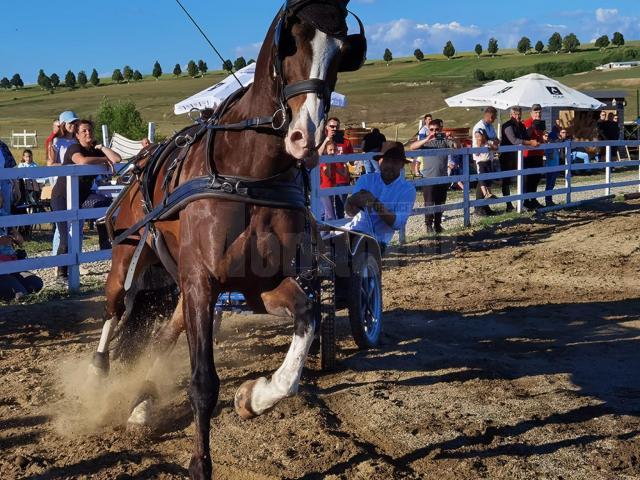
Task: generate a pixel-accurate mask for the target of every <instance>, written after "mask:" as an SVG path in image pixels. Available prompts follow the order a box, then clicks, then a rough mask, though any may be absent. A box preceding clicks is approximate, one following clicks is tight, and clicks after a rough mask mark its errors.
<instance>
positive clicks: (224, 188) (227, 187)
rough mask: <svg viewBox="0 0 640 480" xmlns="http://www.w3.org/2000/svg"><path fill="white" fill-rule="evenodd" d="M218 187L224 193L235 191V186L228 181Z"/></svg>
mask: <svg viewBox="0 0 640 480" xmlns="http://www.w3.org/2000/svg"><path fill="white" fill-rule="evenodd" d="M220 189H221V190H222V191H223V192H224V193H235V191H236V187H234V186H233V185H232V184H230V183H229V182H224V183H223V184H222V185H221V186H220Z"/></svg>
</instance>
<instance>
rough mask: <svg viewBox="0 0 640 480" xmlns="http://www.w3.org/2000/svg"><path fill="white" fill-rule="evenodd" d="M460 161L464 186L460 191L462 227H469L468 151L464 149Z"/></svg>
mask: <svg viewBox="0 0 640 480" xmlns="http://www.w3.org/2000/svg"><path fill="white" fill-rule="evenodd" d="M462 158H463V161H462V176H463V180H462V183H463V184H464V188H463V190H462V205H463V207H462V209H463V214H464V226H465V227H470V226H471V201H470V198H471V180H470V179H469V177H470V175H469V158H470V155H469V152H468V149H465V153H464V155H463V157H462Z"/></svg>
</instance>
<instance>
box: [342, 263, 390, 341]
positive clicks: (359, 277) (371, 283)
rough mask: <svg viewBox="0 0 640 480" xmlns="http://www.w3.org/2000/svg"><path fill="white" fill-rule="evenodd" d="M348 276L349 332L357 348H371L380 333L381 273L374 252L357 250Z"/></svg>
mask: <svg viewBox="0 0 640 480" xmlns="http://www.w3.org/2000/svg"><path fill="white" fill-rule="evenodd" d="M352 266H353V267H352V271H351V278H350V280H349V299H348V301H349V321H350V323H351V333H352V334H353V339H354V340H355V341H356V344H357V345H358V347H359V348H361V349H363V350H364V349H367V348H373V347H376V346H377V345H378V343H379V342H380V334H381V333H382V277H381V274H380V265H379V264H378V261H377V260H376V257H375V256H374V255H371V254H369V253H367V252H358V253H357V254H356V255H355V256H354V257H353V261H352Z"/></svg>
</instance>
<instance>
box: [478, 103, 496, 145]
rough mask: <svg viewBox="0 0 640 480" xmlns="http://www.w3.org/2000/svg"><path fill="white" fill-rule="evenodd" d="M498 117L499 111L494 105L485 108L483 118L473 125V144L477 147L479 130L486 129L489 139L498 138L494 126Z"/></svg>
mask: <svg viewBox="0 0 640 480" xmlns="http://www.w3.org/2000/svg"><path fill="white" fill-rule="evenodd" d="M497 117H498V111H497V110H496V109H495V108H493V107H487V108H485V109H484V114H483V115H482V119H480V121H479V122H478V123H476V124H475V125H474V127H473V131H472V135H473V137H472V138H473V146H474V147H476V146H477V144H476V137H475V133H476V132H477V131H478V130H484V132H485V135H486V137H487V141H490V140H496V139H497V138H498V135H497V134H496V129H495V128H494V127H493V124H494V122H495V121H496V118H497Z"/></svg>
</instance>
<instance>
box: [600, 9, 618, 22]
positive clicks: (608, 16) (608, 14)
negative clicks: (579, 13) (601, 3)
mask: <svg viewBox="0 0 640 480" xmlns="http://www.w3.org/2000/svg"><path fill="white" fill-rule="evenodd" d="M617 16H618V9H617V8H598V9H597V10H596V20H597V21H598V22H600V23H607V22H610V21H611V20H614V19H615V18H616V17H617Z"/></svg>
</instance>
